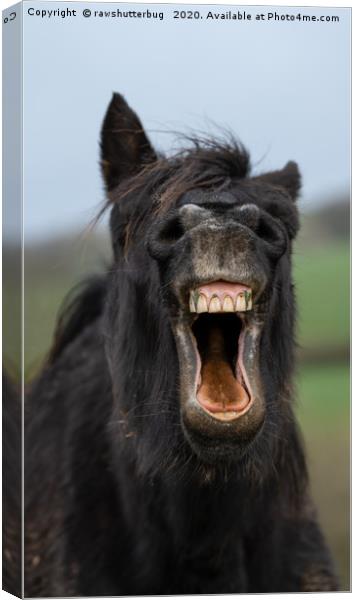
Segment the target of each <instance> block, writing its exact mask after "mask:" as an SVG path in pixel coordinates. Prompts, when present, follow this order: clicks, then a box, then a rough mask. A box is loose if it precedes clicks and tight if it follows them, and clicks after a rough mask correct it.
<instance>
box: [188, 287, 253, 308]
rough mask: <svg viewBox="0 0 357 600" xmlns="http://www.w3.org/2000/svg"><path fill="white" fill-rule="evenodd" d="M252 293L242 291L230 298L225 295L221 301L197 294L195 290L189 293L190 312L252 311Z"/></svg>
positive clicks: (228, 295) (216, 297) (217, 298)
mask: <svg viewBox="0 0 357 600" xmlns="http://www.w3.org/2000/svg"><path fill="white" fill-rule="evenodd" d="M252 308H253V302H252V291H251V290H244V291H243V292H239V293H238V294H236V295H234V296H232V295H230V294H226V295H225V296H224V298H223V301H222V300H221V299H220V298H219V297H218V296H215V295H213V296H212V297H211V298H207V297H206V296H205V294H203V293H199V292H198V291H197V290H193V291H191V292H190V312H195V313H204V312H209V313H218V312H245V311H247V310H252Z"/></svg>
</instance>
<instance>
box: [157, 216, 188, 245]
mask: <svg viewBox="0 0 357 600" xmlns="http://www.w3.org/2000/svg"><path fill="white" fill-rule="evenodd" d="M184 233H185V230H184V228H183V225H182V223H181V221H180V219H179V218H178V217H173V218H172V219H170V220H169V221H167V222H166V223H165V224H164V226H163V227H161V228H160V229H159V231H158V234H157V241H158V242H159V243H160V242H161V243H164V244H165V243H166V244H173V243H175V242H177V241H178V240H179V239H180V238H181V237H182V236H183V235H184Z"/></svg>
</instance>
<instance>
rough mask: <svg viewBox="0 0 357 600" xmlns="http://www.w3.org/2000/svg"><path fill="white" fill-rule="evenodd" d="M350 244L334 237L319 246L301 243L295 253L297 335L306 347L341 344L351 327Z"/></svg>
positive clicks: (336, 346)
mask: <svg viewBox="0 0 357 600" xmlns="http://www.w3.org/2000/svg"><path fill="white" fill-rule="evenodd" d="M349 270H350V262H349V245H348V242H345V241H338V242H337V241H334V242H330V243H329V244H326V245H323V246H317V247H312V248H311V247H307V248H304V247H303V246H302V244H299V245H298V246H297V248H296V252H295V255H294V279H295V284H296V291H297V299H298V308H299V321H298V339H299V341H300V343H301V344H302V345H303V346H304V347H307V348H312V349H315V348H316V349H318V348H321V347H324V346H325V347H326V345H327V346H329V347H331V348H334V347H335V348H336V349H337V348H341V347H343V346H344V345H346V344H347V343H348V340H349V328H350V318H349V311H350V302H349Z"/></svg>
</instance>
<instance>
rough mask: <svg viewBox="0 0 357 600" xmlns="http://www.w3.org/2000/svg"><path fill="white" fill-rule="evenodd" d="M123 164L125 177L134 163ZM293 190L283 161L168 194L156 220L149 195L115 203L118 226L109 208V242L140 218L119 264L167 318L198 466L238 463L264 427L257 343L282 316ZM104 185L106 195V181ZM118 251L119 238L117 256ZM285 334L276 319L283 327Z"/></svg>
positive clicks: (264, 384)
mask: <svg viewBox="0 0 357 600" xmlns="http://www.w3.org/2000/svg"><path fill="white" fill-rule="evenodd" d="M119 99H120V102H119ZM116 102H117V103H118V102H119V108H120V111H119V114H121V115H122V113H123V112H124V113H125V114H128V113H127V111H126V109H125V106H126V105H125V104H124V101H123V99H122V98H121V97H116ZM111 110H112V111H113V106H112V109H111ZM127 110H128V111H130V109H129V108H128V107H127ZM109 114H110V113H109ZM120 118H122V116H121V117H120ZM106 119H107V122H108V115H107V118H106ZM135 119H137V117H136V116H135ZM136 123H139V124H140V122H139V121H138V120H137V121H136ZM126 124H127V125H128V121H126ZM131 125H132V127H133V129H134V130H136V131H137V134H136V135H137V136H139V138H140V139H141V142H140V144H141V148H143V149H144V152H145V155H146V157H148V156H149V157H150V159H149V161H151V163H153V162H154V161H155V155H154V152H153V150H149V149H150V145H149V142H148V140H147V138H146V137H145V139H144V138H143V137H142V136H145V134H144V133H143V129H142V126H141V124H140V127H139V129H138V127H136V128H135V126H134V125H135V123H134V122H132V123H131ZM112 128H113V129H115V130H116V131H118V129H120V127H118V126H116V127H112ZM126 131H128V129H126ZM134 139H135V136H134ZM136 140H138V137H136ZM127 142H128V140H127ZM122 144H123V141H122V142H121V146H120V149H122V147H123V146H122ZM102 147H103V144H102ZM134 147H135V145H134V143H133V140H131V142H130V144H128V143H127V148H129V150H130V151H132V150H133V148H134ZM118 150H119V148H117V154H116V156H115V159H113V158H112V159H109V160H108V156H107V155H106V156H105V160H106V161H107V163H108V164H109V165H113V164H116V165H117V166H116V167H115V168H114V169H113V167H112V166H111V169H112V173H113V172H115V173H119V172H120V162H119V163H118V154H120V153H119V152H118ZM139 154H140V152H139V150H138V149H137V150H136V156H138V155H139ZM113 160H115V161H116V162H113ZM126 160H127V159H126ZM186 160H189V159H188V158H186ZM124 162H125V161H124ZM127 162H128V163H129V164H130V165H131V167H130V168H131V170H133V165H135V162H134V161H132V162H130V161H129V160H127ZM143 162H144V163H146V160H145V161H142V162H141V165H140V161H139V164H138V165H137V167H136V172H138V173H140V167H141V168H143V167H142V163H143ZM146 164H147V163H146ZM145 169H148V167H144V171H145ZM157 179H159V180H160V182H161V180H162V178H160V177H157ZM119 182H120V180H119ZM117 183H118V180H116V181H115V184H117ZM160 185H161V183H160ZM298 185H299V174H298V171H297V168H296V165H295V164H294V163H288V164H287V166H286V167H285V169H283V170H282V171H280V172H274V173H269V174H266V175H263V176H260V177H254V178H248V179H243V178H241V177H234V176H232V177H230V179H229V183H228V185H225V186H223V188H222V186H217V189H215V187H214V186H209V187H208V189H205V188H200V187H198V188H197V189H195V188H194V187H193V189H188V190H187V191H183V193H178V194H176V196H175V198H174V201H173V202H171V203H170V206H169V207H168V208H167V209H166V210H165V211H159V212H158V213H155V209H154V199H155V195H157V189H155V188H154V189H151V190H150V194H148V193H147V190H146V194H140V193H137V194H136V195H135V194H134V195H132V196H131V195H130V194H129V195H128V196H126V197H124V199H123V204H122V207H121V209H120V211H121V215H122V216H121V219H120V218H118V210H119V209H118V208H117V209H116V212H115V211H113V214H116V215H117V217H116V219H115V218H114V219H112V230H113V231H114V238H115V239H114V245H115V244H116V243H118V238H120V237H121V239H123V235H122V234H123V231H127V229H128V227H129V226H132V224H133V222H134V221H135V220H138V218H139V220H140V215H141V226H140V228H139V230H138V232H137V236H136V244H135V239H134V238H135V236H134V237H133V241H132V244H133V246H134V248H133V249H132V251H131V252H130V253H129V255H128V256H129V258H128V261H129V262H130V261H131V262H130V264H131V266H132V267H133V266H134V264H135V265H136V268H134V269H133V271H134V272H139V271H140V270H141V272H142V273H143V269H144V273H145V274H143V277H144V278H146V277H148V276H151V277H153V274H155V276H154V278H155V282H156V283H155V285H156V294H157V302H158V304H160V303H161V306H162V314H161V317H164V318H166V319H167V320H168V322H169V324H170V328H171V331H172V333H173V335H174V339H175V344H176V349H177V357H178V363H179V365H178V371H179V403H180V415H181V424H182V428H183V431H184V434H185V437H186V439H187V440H188V442H189V444H190V445H191V447H192V448H193V450H194V452H195V453H196V454H197V455H198V456H199V457H200V458H201V459H203V460H205V461H208V462H212V461H216V460H217V459H222V458H227V457H233V456H234V457H240V456H242V454H244V452H245V451H246V449H247V448H248V447H249V446H250V445H251V442H252V441H253V440H254V438H255V437H256V436H257V434H258V433H259V431H260V430H261V429H262V428H263V426H264V421H265V419H266V414H267V408H268V405H269V401H270V400H269V394H271V392H272V390H271V389H269V386H270V383H269V382H270V381H271V380H270V379H269V378H267V377H266V376H264V371H267V368H268V365H269V360H267V358H269V357H266V356H264V352H263V350H262V348H263V347H265V352H267V351H268V352H269V345H267V344H266V343H265V345H264V343H263V340H264V335H266V334H267V332H269V334H268V335H269V336H270V340H271V337H272V333H271V325H272V321H274V320H275V322H276V323H277V325H276V331H275V334H276V335H277V336H279V333H280V331H279V325H278V324H279V323H281V319H280V321H279V314H280V312H281V314H282V315H283V313H284V312H286V309H287V307H284V302H286V301H287V302H288V305H289V302H290V301H289V298H290V297H291V290H290V246H291V240H292V238H293V237H294V236H295V234H296V231H297V228H298V220H297V212H296V208H295V205H294V203H293V197H294V196H295V195H296V192H297V189H298ZM107 186H108V189H110V188H111V187H112V188H113V184H112V183H111V182H110V181H109V183H108V180H107ZM128 187H129V189H130V184H129V186H128ZM114 188H115V185H114ZM124 196H125V194H124ZM134 196H135V198H136V200H135V199H134ZM140 198H141V200H140V201H139V200H138V199H140ZM123 215H126V216H125V217H123ZM113 223H114V226H113ZM123 245H125V240H124V242H122V250H123ZM119 254H120V252H119ZM139 266H140V269H139ZM149 274H150V275H149ZM287 286H288V290H287V289H286V288H287ZM288 308H290V307H289V306H288ZM273 315H274V319H272V316H273ZM282 318H283V319H284V317H282ZM289 327H290V321H289V319H287V320H286V319H285V330H287V329H289ZM273 335H274V332H273ZM286 335H292V332H291V331H286ZM276 343H278V344H279V337H278V338H277V339H276Z"/></svg>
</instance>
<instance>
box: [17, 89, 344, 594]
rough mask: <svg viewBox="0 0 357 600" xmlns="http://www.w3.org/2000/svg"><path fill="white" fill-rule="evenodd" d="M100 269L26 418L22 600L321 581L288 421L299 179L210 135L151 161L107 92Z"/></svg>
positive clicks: (74, 299)
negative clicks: (106, 241) (108, 245)
mask: <svg viewBox="0 0 357 600" xmlns="http://www.w3.org/2000/svg"><path fill="white" fill-rule="evenodd" d="M100 154H101V156H100V165H101V171H102V174H103V181H104V186H105V193H106V202H105V209H108V210H110V224H109V227H110V235H111V241H112V260H111V263H110V266H109V268H108V269H107V271H106V272H105V273H103V275H100V276H97V277H95V278H92V279H90V280H89V281H86V282H84V283H83V284H82V285H81V286H80V288H79V289H77V291H76V292H75V294H74V296H71V297H70V299H69V300H68V301H67V302H66V304H65V307H64V309H63V311H62V313H61V315H60V317H59V319H58V323H57V326H56V331H55V335H54V340H53V344H52V348H51V351H50V352H49V355H48V358H47V360H46V363H45V365H44V367H43V369H42V371H41V373H40V374H39V375H38V377H37V378H36V380H35V381H34V382H33V383H32V385H31V389H30V391H29V394H28V397H27V400H26V411H25V418H26V422H25V595H27V596H47V597H48V596H81V595H83V596H91V595H94V596H100V595H106V596H110V595H144V594H145V595H147V594H154V595H160V594H165V595H167V594H200V593H205V594H217V593H220V594H221V593H240V592H241V593H243V592H257V593H259V592H275V593H277V592H298V591H300V592H304V591H330V590H336V589H338V579H337V576H336V574H335V569H334V565H333V561H332V558H331V555H330V551H329V549H328V546H327V544H326V541H325V538H324V535H323V533H322V531H321V528H320V525H319V521H318V516H317V513H316V508H315V506H314V503H313V501H312V498H311V493H310V487H309V479H308V470H307V465H306V458H305V452H304V446H303V441H302V437H301V434H300V431H299V427H298V424H297V420H296V417H295V414H294V387H293V383H294V368H295V333H294V332H295V320H296V308H295V298H294V287H293V282H292V268H291V256H292V250H293V243H294V239H295V237H296V235H297V232H298V229H299V213H298V208H297V202H296V201H297V198H298V196H299V190H300V186H301V176H300V172H299V168H298V166H297V164H296V163H295V162H292V161H289V162H287V164H286V165H285V167H283V168H282V169H280V170H275V171H271V172H268V173H263V174H253V173H252V172H251V167H250V158H249V154H248V152H247V150H246V149H245V148H244V146H243V145H242V144H241V143H240V142H239V141H237V139H236V138H235V137H234V136H233V135H231V134H227V135H224V136H218V137H217V138H212V137H204V136H203V137H194V136H191V137H188V139H187V143H186V145H185V147H184V148H183V149H182V150H179V151H178V152H176V153H173V154H171V155H169V156H164V155H162V154H160V153H158V152H156V151H155V149H154V147H153V146H152V144H151V142H150V139H149V136H148V135H147V133H146V132H145V130H144V128H143V125H142V123H141V121H140V119H139V117H138V116H137V115H136V113H135V112H134V111H133V110H132V109H131V108H130V106H129V105H128V103H127V102H126V100H125V98H124V97H123V96H122V95H120V94H117V93H115V94H114V95H113V97H112V99H111V102H110V104H109V107H108V109H107V112H106V115H105V117H104V121H103V124H102V130H101V140H100Z"/></svg>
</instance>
